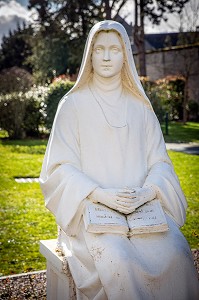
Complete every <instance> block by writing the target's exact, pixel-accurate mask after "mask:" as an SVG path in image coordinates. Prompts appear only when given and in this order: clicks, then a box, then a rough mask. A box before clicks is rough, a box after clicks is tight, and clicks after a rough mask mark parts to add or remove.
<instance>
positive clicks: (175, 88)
mask: <svg viewBox="0 0 199 300" xmlns="http://www.w3.org/2000/svg"><path fill="white" fill-rule="evenodd" d="M141 82H142V84H143V87H144V89H145V91H146V93H147V95H148V97H149V99H150V100H151V103H152V106H153V108H154V111H155V113H156V115H157V117H158V119H159V121H160V122H163V121H164V118H165V115H166V113H168V114H169V119H170V120H182V118H183V99H184V84H185V81H184V78H182V77H178V76H167V77H165V78H163V79H159V80H157V81H155V82H151V81H149V80H148V79H147V78H141Z"/></svg>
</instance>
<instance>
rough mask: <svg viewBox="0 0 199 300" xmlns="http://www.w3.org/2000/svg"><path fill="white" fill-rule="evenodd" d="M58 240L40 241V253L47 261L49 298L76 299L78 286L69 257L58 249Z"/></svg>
mask: <svg viewBox="0 0 199 300" xmlns="http://www.w3.org/2000/svg"><path fill="white" fill-rule="evenodd" d="M56 247H57V240H42V241H40V253H41V254H42V255H43V256H44V257H45V258H46V261H47V300H69V299H70V300H76V287H75V283H74V281H73V278H72V275H71V273H70V270H69V267H68V264H67V257H66V256H62V255H60V254H59V252H57V251H56Z"/></svg>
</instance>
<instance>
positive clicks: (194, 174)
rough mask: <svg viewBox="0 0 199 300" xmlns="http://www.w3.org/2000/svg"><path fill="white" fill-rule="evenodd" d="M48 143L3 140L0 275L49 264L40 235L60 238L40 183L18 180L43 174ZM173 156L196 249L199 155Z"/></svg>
mask: <svg viewBox="0 0 199 300" xmlns="http://www.w3.org/2000/svg"><path fill="white" fill-rule="evenodd" d="M194 126H195V125H194ZM194 126H193V128H194ZM193 136H194V135H193ZM193 136H192V141H193V140H194V141H195V140H196V138H194V137H193ZM45 147H46V141H42V140H25V141H9V140H2V142H1V144H0V208H1V209H0V212H1V217H0V256H1V268H0V273H1V275H8V274H16V273H22V272H28V271H33V270H42V269H45V268H46V266H45V259H44V258H43V257H42V255H41V254H40V253H39V240H40V239H51V238H55V237H56V232H57V228H56V224H55V221H54V217H53V216H52V214H51V213H50V212H49V211H48V210H47V209H46V208H45V206H44V201H43V196H42V194H41V191H40V187H39V184H38V183H21V184H19V183H16V182H15V180H14V179H15V177H38V176H39V173H40V169H41V164H42V160H43V155H44V152H45ZM169 155H170V157H171V159H172V161H173V163H174V167H175V170H176V172H177V174H178V176H179V179H180V181H181V184H182V188H183V190H184V192H185V194H186V197H187V200H188V204H189V208H188V211H187V222H186V224H185V226H184V227H183V228H182V231H183V233H184V234H185V236H186V238H187V240H188V241H189V244H190V246H191V248H198V247H199V246H198V236H199V230H198V225H199V221H198V220H199V212H198V209H197V206H198V204H197V201H198V199H199V192H198V183H199V167H198V166H199V156H194V155H188V154H183V153H178V152H169Z"/></svg>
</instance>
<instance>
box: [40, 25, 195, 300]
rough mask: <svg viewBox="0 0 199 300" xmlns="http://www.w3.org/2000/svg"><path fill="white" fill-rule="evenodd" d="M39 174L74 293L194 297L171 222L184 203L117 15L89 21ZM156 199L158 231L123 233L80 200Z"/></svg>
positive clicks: (187, 261) (134, 202) (176, 222)
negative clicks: (92, 223) (162, 223)
mask: <svg viewBox="0 0 199 300" xmlns="http://www.w3.org/2000/svg"><path fill="white" fill-rule="evenodd" d="M40 180H41V188H42V191H43V194H44V197H45V202H46V207H47V208H48V209H49V210H50V211H51V212H52V213H53V214H54V216H55V217H56V222H57V224H58V225H59V226H60V228H61V230H60V235H59V237H58V239H59V245H60V246H61V249H62V251H63V253H64V254H65V255H67V256H68V264H69V267H70V271H71V273H72V276H73V279H74V281H75V285H76V288H77V299H90V300H93V299H95V300H105V299H109V300H121V299H123V300H131V299H135V300H141V299H142V300H152V299H156V300H164V299H165V300H172V299H173V300H194V299H199V298H198V297H199V293H198V280H197V273H196V269H195V267H194V264H193V259H192V254H191V251H190V248H189V246H188V243H187V241H186V239H185V237H184V236H183V234H182V233H181V231H180V230H179V228H180V227H181V226H182V225H183V224H184V222H185V211H186V207H187V203H186V200H185V197H184V195H183V192H182V190H181V187H180V184H179V181H178V178H177V176H176V174H175V172H174V169H173V166H172V163H171V161H170V159H169V157H168V154H167V151H166V148H165V143H164V139H163V136H162V132H161V129H160V125H159V122H158V120H157V118H156V115H155V113H154V111H153V108H152V105H151V103H150V101H149V99H148V97H147V96H146V94H145V92H144V90H143V88H142V85H141V83H140V80H139V77H138V74H137V71H136V68H135V64H134V60H133V56H132V51H131V45H130V41H129V38H128V36H127V33H126V31H125V29H124V27H123V26H122V25H121V24H119V23H117V22H114V21H102V22H99V23H97V24H96V25H95V26H93V28H92V29H91V31H90V34H89V36H88V39H87V42H86V46H85V51H84V55H83V59H82V64H81V67H80V71H79V76H78V79H77V81H76V83H75V85H74V87H73V88H72V89H71V90H70V91H69V92H68V93H67V94H66V95H65V96H64V97H63V98H62V99H61V101H60V103H59V106H58V109H57V113H56V116H55V120H54V124H53V128H52V131H51V135H50V138H49V142H48V146H47V150H46V154H45V158H44V162H43V167H42V172H41V177H40ZM155 198H157V199H159V201H160V203H161V206H162V208H163V210H164V213H165V215H166V220H167V223H168V226H169V230H168V231H166V232H160V233H147V234H136V235H132V236H131V237H129V236H126V235H124V234H117V233H111V232H110V233H91V232H88V231H87V230H86V229H85V225H84V222H83V218H82V215H83V213H84V209H85V203H88V201H90V202H92V203H101V204H103V205H105V206H107V207H109V208H111V209H113V210H116V211H118V212H120V213H122V214H124V215H128V214H130V213H132V212H133V211H134V209H135V206H137V207H139V206H140V205H143V204H144V203H147V202H149V201H151V200H153V199H155ZM90 202H89V203H90Z"/></svg>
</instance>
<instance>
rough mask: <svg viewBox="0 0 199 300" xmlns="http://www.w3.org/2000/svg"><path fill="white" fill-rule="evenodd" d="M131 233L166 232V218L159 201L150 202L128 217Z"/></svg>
mask: <svg viewBox="0 0 199 300" xmlns="http://www.w3.org/2000/svg"><path fill="white" fill-rule="evenodd" d="M127 221H128V224H129V228H130V230H131V232H132V233H148V232H163V231H166V230H168V225H167V221H166V217H165V214H164V211H163V209H162V206H161V204H160V202H159V200H152V201H150V202H147V203H146V204H144V205H142V206H140V207H139V208H137V209H136V210H135V211H134V212H133V213H132V214H130V215H128V217H127Z"/></svg>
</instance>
